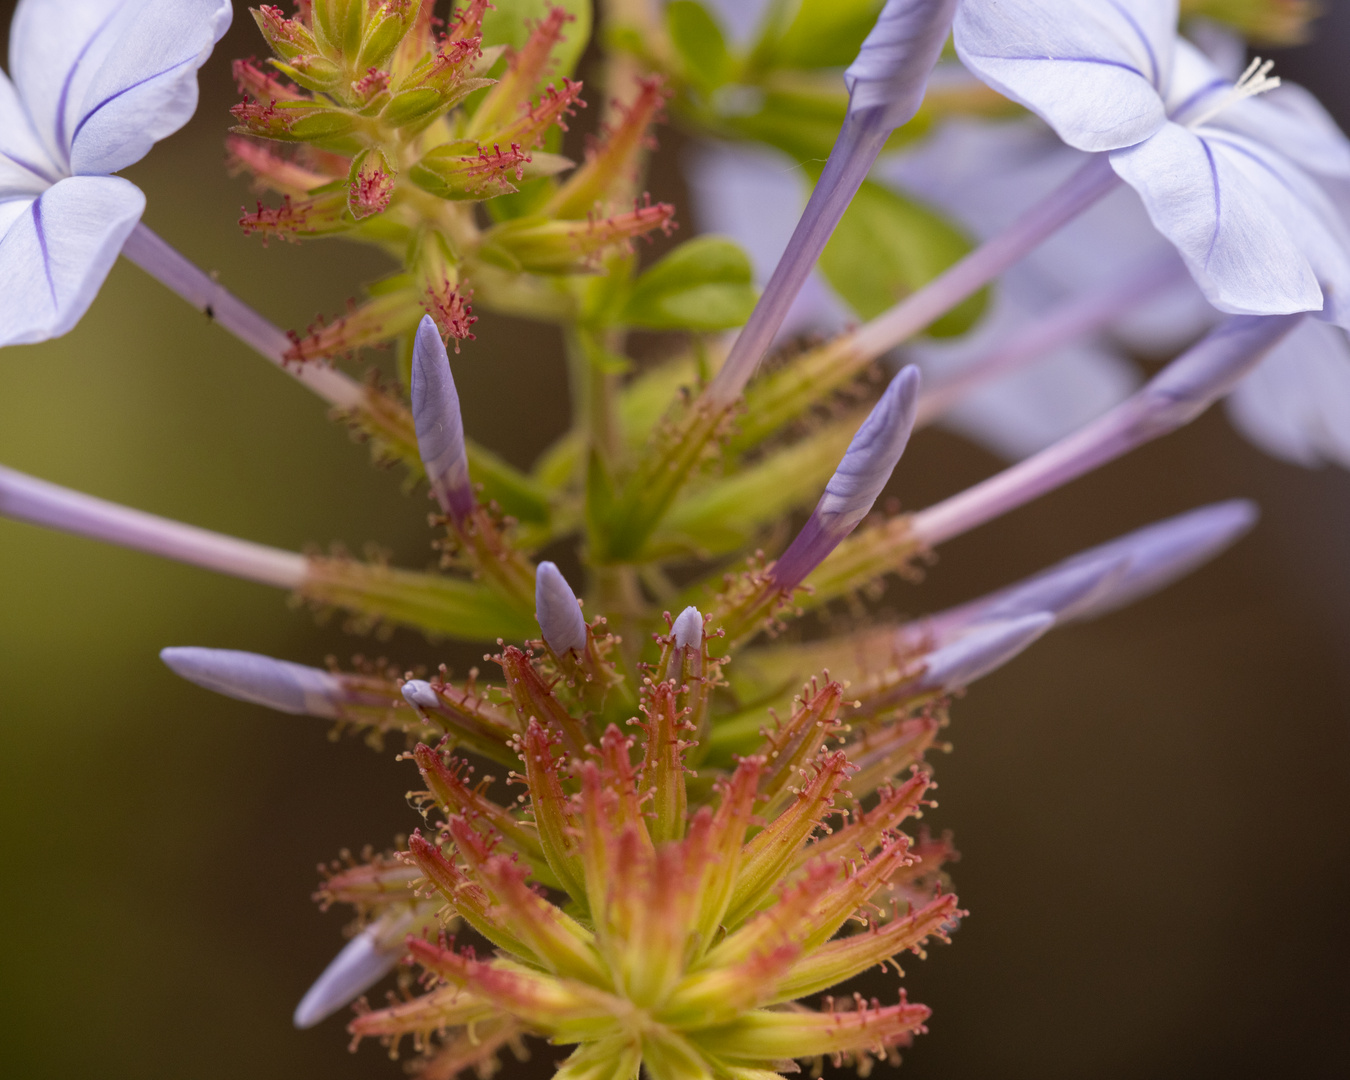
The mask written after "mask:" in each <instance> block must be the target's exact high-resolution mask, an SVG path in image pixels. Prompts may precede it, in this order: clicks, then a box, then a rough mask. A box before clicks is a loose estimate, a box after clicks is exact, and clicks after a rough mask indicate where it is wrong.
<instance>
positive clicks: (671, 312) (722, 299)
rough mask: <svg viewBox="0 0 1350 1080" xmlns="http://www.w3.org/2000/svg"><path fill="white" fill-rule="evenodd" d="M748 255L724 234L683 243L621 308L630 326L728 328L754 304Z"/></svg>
mask: <svg viewBox="0 0 1350 1080" xmlns="http://www.w3.org/2000/svg"><path fill="white" fill-rule="evenodd" d="M751 277H752V269H751V265H750V259H749V257H748V256H747V255H746V254H745V252H743V251H742V250H741V249H740V248H739V247H738V246H737V245H736V244H735V243H733V242H732V241H731V240H728V239H727V238H726V237H723V236H699V237H695V238H694V239H693V240H689V241H687V242H686V243H683V244H681V245H680V246H679V247H677V248H676V249H675V250H674V251H672V252H671V253H670V254H669V255H667V256H666V257H665V258H663V259H662V260H661V261H660V262H658V263H656V265H654V266H652V267H651V268H649V269H648V270H647V271H646V272H645V273H643V274H641V275H639V277H638V279H637V281H635V282H634V283H633V291H632V293H630V294H629V297H628V301H627V303H626V304H624V306H623V308H622V309H621V311H620V312H619V316H618V321H619V322H620V323H622V324H624V325H626V326H640V327H643V328H645V329H649V330H726V329H729V328H731V327H734V326H740V325H742V324H743V323H744V322H745V320H746V319H748V318H749V317H750V312H751V310H752V309H753V308H754V306H755V299H756V293H755V289H754V286H753V285H752V284H751Z"/></svg>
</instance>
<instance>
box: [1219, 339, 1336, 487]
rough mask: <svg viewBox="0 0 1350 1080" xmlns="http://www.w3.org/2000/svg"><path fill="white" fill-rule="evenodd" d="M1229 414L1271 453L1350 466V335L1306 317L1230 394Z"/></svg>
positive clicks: (1313, 463) (1305, 461)
mask: <svg viewBox="0 0 1350 1080" xmlns="http://www.w3.org/2000/svg"><path fill="white" fill-rule="evenodd" d="M1228 416H1229V418H1230V419H1231V420H1232V421H1233V424H1234V425H1235V426H1236V427H1237V429H1238V430H1239V431H1241V432H1242V434H1243V435H1245V436H1246V437H1247V438H1248V439H1250V440H1251V441H1252V442H1254V443H1255V444H1256V445H1257V446H1259V447H1260V448H1261V449H1262V450H1264V451H1265V452H1266V453H1268V454H1271V455H1273V456H1274V457H1277V458H1281V459H1283V460H1284V461H1289V462H1292V463H1293V464H1295V465H1303V466H1306V467H1308V468H1313V467H1315V466H1318V465H1322V464H1324V463H1327V462H1332V463H1335V464H1337V465H1340V466H1341V467H1343V468H1347V469H1350V340H1347V338H1346V333H1345V331H1344V330H1342V329H1341V328H1340V327H1338V326H1329V325H1328V324H1326V323H1322V322H1314V321H1312V320H1310V319H1305V320H1304V322H1303V324H1302V325H1301V326H1299V327H1298V328H1297V329H1296V330H1294V332H1293V333H1291V334H1290V335H1289V336H1288V337H1287V338H1285V340H1284V341H1283V342H1281V343H1280V344H1279V345H1278V346H1276V347H1275V348H1274V349H1273V350H1271V353H1270V355H1269V356H1267V357H1266V358H1265V359H1264V360H1263V361H1261V364H1260V366H1259V367H1258V368H1257V369H1256V370H1255V371H1253V372H1252V373H1251V374H1250V375H1248V376H1247V377H1246V378H1245V379H1243V380H1242V382H1241V383H1239V384H1238V387H1237V389H1236V390H1234V391H1233V393H1232V394H1231V395H1230V396H1229V398H1228Z"/></svg>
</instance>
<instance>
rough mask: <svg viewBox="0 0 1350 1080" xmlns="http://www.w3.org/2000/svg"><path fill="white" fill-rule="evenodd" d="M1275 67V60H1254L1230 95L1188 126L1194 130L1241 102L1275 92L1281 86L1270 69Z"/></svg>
mask: <svg viewBox="0 0 1350 1080" xmlns="http://www.w3.org/2000/svg"><path fill="white" fill-rule="evenodd" d="M1274 66H1275V61H1274V60H1262V59H1261V58H1260V57H1259V56H1257V57H1255V58H1253V60H1252V62H1251V63H1250V64H1248V65H1247V70H1246V71H1244V72H1243V73H1242V76H1241V78H1239V79H1238V81H1237V82H1235V83H1234V84H1233V86H1232V88H1231V89H1230V90H1229V91H1228V93H1226V94H1224V95H1223V97H1221V98H1219V100H1218V101H1217V102H1215V103H1214V104H1213V105H1212V106H1210V108H1208V109H1206V110H1205V111H1204V112H1202V113H1201V114H1200V115H1199V116H1197V117H1196V118H1195V119H1194V120H1190V121H1188V122H1187V123H1186V126H1187V127H1188V128H1191V129H1192V130H1194V129H1195V128H1198V127H1199V126H1200V125H1201V124H1205V123H1208V122H1209V121H1210V120H1213V119H1214V118H1215V117H1216V116H1218V115H1219V113H1221V112H1223V111H1224V109H1227V108H1229V107H1230V106H1232V105H1236V104H1237V103H1238V102H1239V101H1246V100H1247V98H1253V97H1256V96H1257V95H1258V94H1264V93H1266V92H1267V91H1269V90H1274V89H1275V88H1276V87H1277V86H1279V85H1280V77H1279V76H1278V75H1271V73H1270V69H1271V68H1273V67H1274Z"/></svg>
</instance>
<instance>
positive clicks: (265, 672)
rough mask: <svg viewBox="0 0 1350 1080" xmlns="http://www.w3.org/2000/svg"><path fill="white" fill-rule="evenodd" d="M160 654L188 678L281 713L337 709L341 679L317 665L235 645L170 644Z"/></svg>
mask: <svg viewBox="0 0 1350 1080" xmlns="http://www.w3.org/2000/svg"><path fill="white" fill-rule="evenodd" d="M159 658H160V659H161V660H163V661H164V663H165V664H167V665H168V666H169V668H170V669H171V670H172V671H173V672H174V673H175V674H177V675H181V676H182V677H183V678H185V679H187V680H188V681H189V682H194V683H196V684H197V685H198V686H203V687H205V688H206V689H207V690H214V691H215V692H216V693H218V694H224V695H225V696H226V697H232V698H236V699H238V700H239V701H248V702H252V703H253V704H255V705H266V706H267V707H268V708H269V709H276V710H277V711H279V712H284V713H303V714H307V715H309V716H322V717H328V718H332V717H336V716H337V715H338V713H339V704H340V702H341V698H342V683H341V681H340V680H339V679H338V678H337V676H335V675H333V674H331V673H329V672H327V671H323V670H321V669H320V668H312V667H306V666H304V665H303V664H292V663H290V662H289V661H287V660H275V659H273V658H272V657H270V656H261V655H259V654H258V653H251V652H238V651H236V650H234V649H202V648H192V647H187V648H170V649H162V650H161V651H160V654H159Z"/></svg>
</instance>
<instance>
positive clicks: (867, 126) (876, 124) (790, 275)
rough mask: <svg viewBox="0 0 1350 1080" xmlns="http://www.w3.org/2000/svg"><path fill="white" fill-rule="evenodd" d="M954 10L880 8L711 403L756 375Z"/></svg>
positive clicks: (913, 100)
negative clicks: (843, 108) (829, 144)
mask: <svg viewBox="0 0 1350 1080" xmlns="http://www.w3.org/2000/svg"><path fill="white" fill-rule="evenodd" d="M955 11H956V0H888V3H887V4H886V6H885V7H884V8H883V9H882V12H881V15H880V16H879V17H878V18H877V21H876V25H875V26H874V27H873V28H872V32H871V33H870V34H868V36H867V38H866V40H865V41H864V42H863V46H862V49H861V50H860V51H859V53H858V57H857V59H856V60H854V62H853V63H852V64H851V65H850V66H849V68H848V69H847V71H846V72H845V74H844V81H845V83H846V85H847V86H848V89H849V108H848V114H847V115H846V116H845V118H844V126H843V127H842V128H841V129H840V131H839V135H838V138H837V139H836V140H835V144H834V147H833V148H832V149H831V150H830V157H829V160H828V161H826V162H825V168H824V170H823V171H822V172H821V174H820V179H819V180H818V181H817V182H816V186H815V189H814V190H813V191H812V192H811V198H810V200H809V201H808V202H807V204H806V209H805V210H804V211H802V216H801V220H800V221H799V222H798V223H797V228H796V229H795V230H794V231H793V233H792V239H791V240H789V241H788V246H787V248H786V250H784V252H783V257H782V258H781V259H780V260H779V262H778V265H777V267H775V268H774V272H773V276H772V277H770V278H769V284H768V285H767V286H765V289H764V294H763V295H762V296H761V297H760V299H759V303H758V304H756V305H755V310H754V311H753V312H752V313H751V315H750V320H749V322H747V323H746V324H745V329H744V330H742V331H741V334H740V337H738V338H737V339H736V343H735V345H733V346H732V348H731V352H730V354H729V355H728V356H727V359H726V363H724V364H723V365H722V369H721V370H720V371H719V372H718V373H717V376H716V377H715V378H714V379H713V381H712V383H711V384H710V385H709V387H708V390H707V396H708V398H709V400H710V401H712V402H713V403H715V404H718V405H722V406H729V405H730V404H731V403H732V402H733V401H735V400H736V398H737V397H739V396H740V393H741V391H742V390H743V389H744V388H745V384H746V383H748V382H749V381H750V378H751V376H752V375H754V373H755V369H756V368H757V367H758V366H759V361H760V359H761V358H762V357H763V356H764V353H765V352H766V351H767V350H768V348H769V346H770V344H772V342H773V339H774V336H775V335H776V334H777V333H778V330H779V328H780V327H781V326H782V325H783V319H784V318H785V317H786V316H787V313H788V309H789V308H790V307H791V306H792V302H793V301H794V300H795V299H796V298H797V294H798V293H799V292H800V291H801V287H802V284H803V283H804V282H805V281H806V276H807V275H808V274H809V273H810V272H811V268H812V267H813V266H815V264H816V261H817V260H818V259H819V258H820V253H821V252H822V251H824V250H825V245H826V243H827V242H828V241H829V239H830V236H831V235H832V234H833V233H834V230H835V227H836V226H837V225H838V224H839V221H840V219H841V218H842V217H843V216H844V211H845V210H847V209H848V205H849V203H851V202H852V201H853V196H854V195H856V194H857V193H858V189H859V188H860V187H861V186H862V182H863V181H864V180H865V179H866V178H867V174H868V172H869V171H870V170H871V168H872V165H873V164H874V163H875V162H876V159H877V155H878V154H880V153H881V148H882V147H883V146H885V145H886V140H887V139H888V138H890V135H891V132H892V131H894V130H895V129H896V128H897V127H899V126H900V125H901V124H903V123H905V122H906V121H907V120H909V118H910V117H911V116H913V115H914V112H915V110H917V109H918V107H919V102H920V101H921V100H922V99H923V92H924V88H925V87H926V86H927V84H928V76H929V75H930V74H931V72H932V70H933V67H934V66H935V65H936V64H937V59H938V55H939V54H940V53H941V51H942V45H943V43H944V42H945V41H946V40H947V32H948V29H949V28H950V26H951V22H952V16H953V14H954V13H955Z"/></svg>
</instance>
